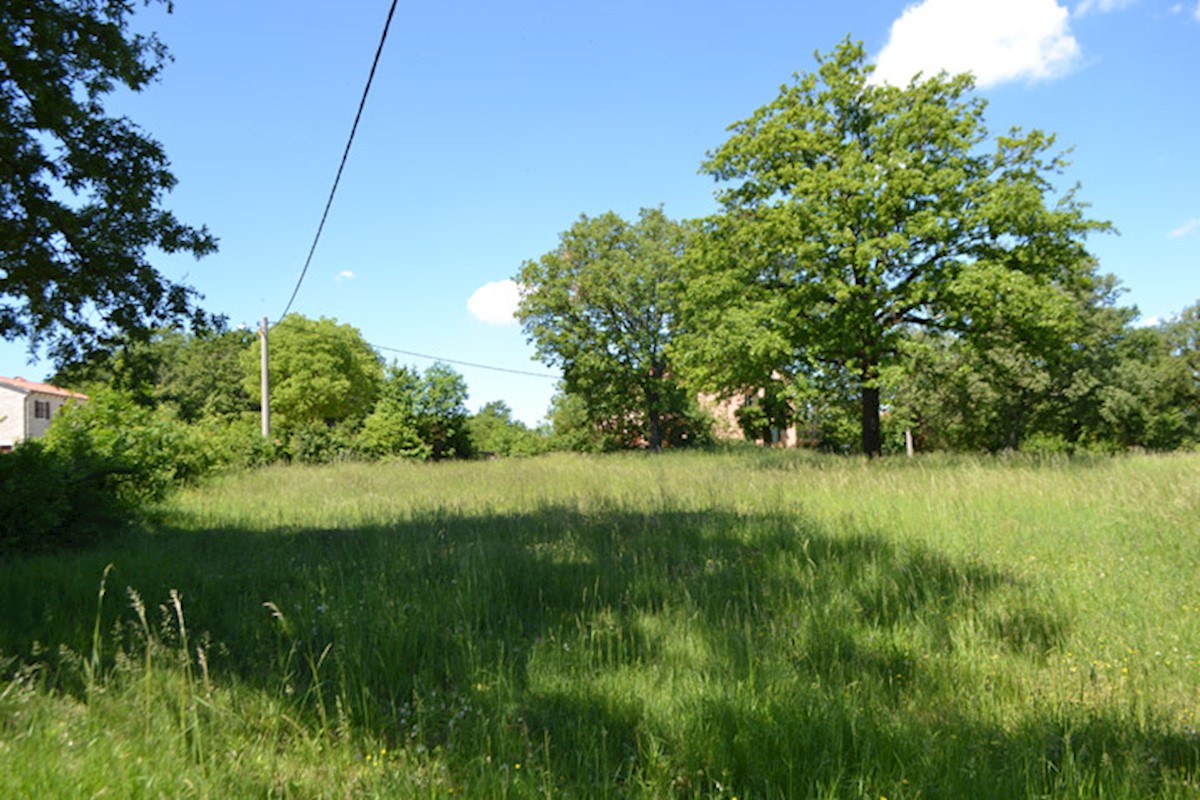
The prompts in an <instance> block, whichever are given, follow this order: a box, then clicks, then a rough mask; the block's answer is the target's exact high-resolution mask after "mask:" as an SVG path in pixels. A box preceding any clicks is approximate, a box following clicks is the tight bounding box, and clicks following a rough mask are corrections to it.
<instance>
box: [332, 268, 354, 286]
mask: <svg viewBox="0 0 1200 800" xmlns="http://www.w3.org/2000/svg"><path fill="white" fill-rule="evenodd" d="M357 277H358V276H357V275H355V274H354V273H353V272H351V271H350V270H348V269H344V270H342V271H341V272H339V273H338V274H337V275H336V276H334V280H335V281H337V282H338V283H343V282H345V281H352V280H354V279H355V278H357Z"/></svg>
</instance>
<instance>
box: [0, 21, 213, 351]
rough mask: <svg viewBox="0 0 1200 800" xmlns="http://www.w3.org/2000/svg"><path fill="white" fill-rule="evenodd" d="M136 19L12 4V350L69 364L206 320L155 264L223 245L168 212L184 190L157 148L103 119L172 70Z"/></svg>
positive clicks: (8, 36) (2, 31)
mask: <svg viewBox="0 0 1200 800" xmlns="http://www.w3.org/2000/svg"><path fill="white" fill-rule="evenodd" d="M149 1H150V0H147V2H149ZM168 5H169V3H168ZM132 6H133V4H132V3H130V2H128V0H5V2H3V3H0V337H3V338H4V339H6V340H9V341H12V340H16V339H27V340H28V341H29V342H30V347H31V350H36V349H37V348H38V347H39V346H43V345H44V346H46V347H47V348H48V349H49V352H50V353H51V354H52V355H54V356H55V357H56V359H57V360H58V361H59V362H60V363H61V362H65V361H68V360H71V359H72V358H75V357H78V356H80V355H81V354H82V353H85V352H86V351H88V350H89V349H91V348H92V347H93V346H95V345H97V344H105V343H109V342H111V341H113V340H115V339H119V338H122V337H123V336H125V335H128V334H135V335H138V334H140V335H143V336H144V335H146V334H148V332H149V331H150V330H152V329H153V328H155V327H157V326H161V325H165V324H166V323H168V322H172V321H175V320H178V319H181V318H183V317H185V316H187V315H190V314H197V312H196V311H195V307H194V300H195V297H194V293H193V292H192V291H191V290H190V289H188V288H186V287H184V286H182V285H180V284H178V283H175V282H173V281H171V280H169V279H168V278H166V277H165V276H164V275H163V274H162V273H161V272H160V271H159V270H158V269H157V268H155V266H154V265H153V264H151V263H150V261H149V259H148V258H147V253H148V251H152V250H159V251H163V252H167V253H175V252H190V253H192V254H194V255H196V256H200V255H203V254H205V253H208V252H211V251H212V250H214V249H215V246H216V245H215V241H214V239H213V238H212V237H211V236H210V235H209V233H208V232H207V231H206V230H205V229H203V228H199V229H197V228H193V227H189V226H188V225H185V224H183V223H181V222H179V220H177V219H176V218H175V216H174V215H173V214H171V212H169V211H166V210H164V209H163V208H162V205H161V203H162V199H163V195H164V194H165V193H166V192H167V191H169V190H170V189H171V187H172V186H173V185H174V184H175V178H174V177H173V176H172V174H171V172H170V169H169V164H168V162H167V157H166V155H165V153H164V152H163V149H162V147H161V146H160V145H159V143H158V142H156V141H154V140H153V139H152V138H150V137H149V136H147V135H146V134H145V132H143V131H142V130H141V129H139V128H138V127H137V126H136V125H135V124H134V123H133V122H131V121H130V120H128V119H126V118H124V117H115V116H110V115H108V114H107V113H106V111H105V109H104V99H105V97H106V96H107V95H108V94H110V93H111V92H112V91H113V90H114V89H115V88H117V87H124V88H126V89H129V90H132V91H135V92H136V91H140V90H141V89H143V88H144V87H145V86H146V85H147V84H148V83H149V82H151V81H153V80H154V79H155V77H156V76H157V75H158V73H159V71H160V70H161V69H162V67H163V64H164V63H165V61H166V60H167V53H166V49H165V48H164V47H163V45H162V44H161V43H160V42H159V41H158V40H157V39H156V38H154V37H153V36H142V35H136V34H133V33H132V32H131V31H130V30H129V16H130V14H131V9H132Z"/></svg>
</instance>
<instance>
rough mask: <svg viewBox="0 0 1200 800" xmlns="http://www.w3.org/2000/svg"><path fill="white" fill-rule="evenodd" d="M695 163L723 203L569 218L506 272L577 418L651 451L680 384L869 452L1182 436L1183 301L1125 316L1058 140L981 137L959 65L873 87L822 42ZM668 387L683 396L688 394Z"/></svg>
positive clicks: (850, 50)
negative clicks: (581, 414) (1160, 319)
mask: <svg viewBox="0 0 1200 800" xmlns="http://www.w3.org/2000/svg"><path fill="white" fill-rule="evenodd" d="M818 64H819V67H818V70H817V71H816V72H815V73H812V74H805V75H800V76H797V79H796V81H795V83H794V84H793V85H791V86H784V87H783V88H782V89H781V91H780V94H779V96H778V97H777V98H776V99H775V100H774V101H772V102H771V103H769V104H768V105H766V106H764V107H762V108H760V109H758V110H757V111H756V112H755V113H754V114H753V115H752V116H751V117H750V118H748V119H747V120H744V121H742V122H739V123H737V124H735V125H734V126H733V127H732V128H731V130H732V135H731V137H730V139H729V140H728V141H727V142H726V143H725V144H724V145H722V146H721V147H720V148H719V149H717V151H716V152H714V153H712V154H710V156H709V158H708V160H707V161H706V162H705V163H704V165H703V169H704V171H705V172H707V173H709V174H710V175H712V176H713V177H714V179H716V180H717V181H718V182H719V183H720V184H721V185H722V188H721V189H720V190H719V191H718V193H717V197H718V199H719V200H720V202H721V206H722V208H721V211H720V212H719V213H717V214H714V215H712V216H710V217H708V218H706V219H702V220H694V221H686V222H682V223H679V222H673V221H671V220H669V219H668V218H667V217H666V216H665V215H664V214H663V213H662V211H661V210H643V211H642V212H641V214H640V217H639V219H638V220H637V221H636V222H633V223H630V222H626V221H624V220H622V219H621V218H619V217H618V216H616V215H615V214H612V213H608V214H604V215H601V216H599V217H595V218H589V217H587V216H584V217H582V218H581V219H580V220H579V221H578V222H577V223H576V224H575V225H573V226H572V227H571V228H570V229H569V230H568V231H566V232H565V233H563V234H562V236H561V241H560V243H559V246H558V247H557V248H556V249H555V250H553V251H552V252H550V253H547V254H545V255H543V256H542V257H540V258H539V259H537V260H534V261H529V262H526V263H525V264H524V265H522V268H521V270H520V273H519V274H518V275H517V276H516V279H517V280H518V281H519V282H520V283H521V285H522V286H523V287H524V290H523V296H522V300H521V303H520V307H519V309H518V317H519V319H520V320H521V322H522V324H523V326H524V329H525V331H526V333H527V335H528V336H529V338H530V340H531V341H532V342H533V343H534V344H535V345H536V346H537V351H538V354H539V356H540V357H541V358H542V359H543V360H545V361H546V362H547V363H549V364H552V365H554V366H556V367H558V368H560V369H561V370H562V372H563V375H564V386H565V389H566V391H567V392H568V393H569V394H571V395H574V396H575V397H577V398H578V399H579V403H580V404H581V405H582V407H583V410H584V411H585V413H586V416H587V418H588V420H589V421H590V423H591V424H592V425H593V426H594V427H596V428H603V427H605V426H613V425H617V426H622V427H625V428H636V429H637V430H638V431H639V436H638V437H637V438H640V440H641V441H644V442H646V443H648V444H649V445H650V446H651V447H654V448H658V447H660V446H661V445H662V444H663V443H664V441H666V440H667V439H668V438H669V433H668V432H669V431H672V430H675V429H677V428H678V426H680V425H686V420H687V419H688V418H689V403H690V402H691V398H692V397H694V396H695V395H694V392H695V391H697V390H705V391H708V392H712V393H715V394H717V395H719V396H725V397H730V396H735V395H743V394H746V393H748V392H755V393H760V394H761V395H762V398H763V399H762V402H760V403H759V404H758V405H757V406H756V411H757V413H755V414H745V415H743V421H744V422H745V423H746V426H747V428H748V430H749V432H751V433H754V432H756V431H758V430H761V429H762V428H763V427H764V425H777V426H779V427H787V426H790V425H793V424H799V425H801V426H803V427H804V428H805V429H806V430H807V431H808V433H809V435H811V436H812V437H813V438H814V439H816V440H818V441H821V442H824V443H825V444H827V445H829V446H831V447H837V448H841V447H844V446H845V445H846V444H847V441H846V440H847V439H848V438H849V437H850V436H851V435H853V434H857V439H858V441H859V444H860V446H861V448H862V450H863V452H865V453H868V454H878V453H880V452H882V451H883V450H884V449H885V444H887V445H892V444H894V443H895V442H896V437H895V436H891V437H887V436H885V429H887V428H891V429H893V430H894V429H897V428H899V429H910V430H914V431H915V432H916V435H917V438H918V440H919V441H920V443H922V444H923V445H924V446H926V447H934V448H955V449H958V448H963V449H986V450H999V449H1004V448H1020V447H1023V446H1030V445H1031V444H1037V445H1038V446H1041V447H1057V448H1063V449H1072V448H1075V447H1081V446H1100V447H1130V446H1142V447H1152V448H1172V447H1178V446H1180V445H1183V444H1186V443H1189V442H1196V441H1200V412H1198V411H1197V407H1198V403H1200V370H1198V369H1197V358H1198V356H1197V325H1196V317H1197V308H1198V307H1200V306H1193V307H1191V308H1189V309H1187V310H1185V311H1184V312H1183V314H1182V315H1181V316H1180V317H1179V318H1178V319H1177V320H1174V321H1172V322H1170V323H1168V324H1165V325H1162V326H1159V327H1158V328H1141V329H1139V328H1135V327H1134V325H1133V323H1134V321H1135V319H1136V311H1135V310H1133V309H1128V308H1121V307H1119V306H1118V305H1117V302H1116V301H1117V297H1118V295H1119V289H1118V287H1117V284H1116V281H1115V279H1114V278H1112V277H1111V276H1108V275H1103V274H1101V273H1100V272H1099V270H1098V267H1097V264H1096V262H1095V260H1094V259H1093V258H1092V257H1091V256H1090V254H1089V253H1088V251H1087V249H1086V247H1085V244H1086V239H1087V237H1088V235H1090V234H1093V233H1101V232H1105V231H1108V230H1109V229H1110V225H1109V224H1108V223H1106V222H1101V221H1097V220H1093V219H1090V218H1089V217H1088V216H1087V215H1086V213H1085V212H1086V206H1085V204H1084V203H1082V202H1081V201H1080V200H1079V199H1078V198H1077V196H1076V190H1075V189H1074V188H1070V189H1067V190H1059V189H1058V188H1057V187H1056V186H1055V184H1054V178H1055V177H1056V176H1058V175H1059V174H1061V173H1062V171H1063V170H1064V169H1065V167H1066V162H1065V161H1064V160H1063V158H1062V156H1061V155H1058V154H1055V153H1054V152H1053V148H1054V138H1053V137H1052V136H1048V135H1046V134H1044V133H1042V132H1040V131H1031V132H1023V131H1020V130H1014V131H1012V132H1010V133H1009V134H1007V135H1003V136H992V135H990V133H989V132H988V130H987V128H986V127H985V125H984V117H983V115H984V109H985V104H984V102H983V100H981V99H979V98H977V97H974V96H973V95H972V93H971V90H972V88H973V84H972V80H971V78H970V76H967V75H959V76H947V75H944V74H943V75H937V76H933V77H929V78H925V79H921V78H917V79H914V80H913V81H912V82H911V83H910V84H909V85H908V86H905V87H894V86H888V85H883V84H880V83H877V82H875V81H874V80H873V78H872V72H873V67H872V66H871V65H870V64H869V63H867V61H866V54H865V52H864V51H863V48H862V46H861V45H859V44H855V43H853V42H850V41H849V40H847V41H844V42H842V43H841V44H840V45H839V46H838V47H837V48H836V49H835V51H834V52H833V53H831V54H828V55H826V56H818ZM685 386H686V387H688V388H686V389H685V388H684V387H685Z"/></svg>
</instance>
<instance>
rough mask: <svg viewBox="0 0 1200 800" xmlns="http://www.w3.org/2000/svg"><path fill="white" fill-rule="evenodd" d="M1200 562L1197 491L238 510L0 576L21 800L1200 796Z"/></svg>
mask: <svg viewBox="0 0 1200 800" xmlns="http://www.w3.org/2000/svg"><path fill="white" fill-rule="evenodd" d="M1197 534H1200V458H1196V457H1194V456H1192V457H1187V456H1177V457H1131V458H1123V459H1104V460H1094V461H1081V460H1073V461H1068V460H1041V461H1031V460H1025V459H1008V460H1005V459H987V460H983V459H967V458H941V459H916V460H914V461H912V462H908V461H901V460H897V461H877V462H866V461H858V460H852V459H826V458H817V457H813V456H809V455H805V454H801V453H787V452H778V451H757V450H751V451H746V452H741V453H726V454H670V455H669V456H667V457H662V458H651V457H643V456H636V455H631V456H614V457H603V458H600V457H590V458H585V457H567V456H553V457H546V458H538V459H526V460H519V461H495V462H482V463H452V464H433V465H412V464H391V465H384V466H380V465H353V464H346V465H339V466H333V467H321V468H304V469H299V468H284V467H275V468H269V469H264V470H260V471H256V472H252V473H246V474H242V475H237V476H231V477H229V478H226V479H224V480H223V481H222V482H220V483H217V484H215V485H212V486H209V487H206V488H201V489H196V490H192V491H189V492H188V493H187V494H185V495H183V496H181V497H180V498H178V499H177V501H175V502H174V503H173V504H172V506H171V507H170V508H168V509H166V510H165V512H164V517H163V521H162V524H161V525H160V526H159V528H158V529H157V530H156V531H153V532H150V533H138V534H134V533H131V534H130V535H128V536H126V537H124V538H123V539H121V540H120V542H119V543H118V544H115V545H113V546H110V547H106V548H104V549H98V550H95V551H90V552H86V553H79V554H74V555H70V556H59V557H55V558H50V557H29V558H25V559H22V560H20V561H18V562H14V563H10V564H6V565H3V566H2V567H0V610H2V611H3V613H2V614H0V652H2V653H4V654H7V656H6V657H4V662H3V663H4V664H5V665H6V666H4V668H3V675H4V678H3V682H2V683H0V795H3V796H12V797H34V796H37V797H44V796H62V797H65V796H72V797H74V796H84V795H89V794H94V793H98V792H101V791H103V792H105V793H107V794H109V795H118V796H164V795H165V796H200V797H207V796H221V797H228V796H280V797H345V796H389V797H391V796H398V797H452V796H511V797H664V798H665V797H734V796H736V797H742V798H746V797H854V798H859V797H861V798H879V797H887V798H901V797H903V798H916V797H922V798H937V797H944V798H959V797H995V798H1009V797H1097V796H1112V797H1149V796H1158V797H1195V796H1196V795H1197V794H1200V785H1198V784H1197V780H1198V779H1200V774H1198V773H1200V736H1198V735H1197V733H1196V726H1197V722H1198V720H1197V717H1198V716H1200V663H1198V660H1200V596H1198V595H1197V594H1196V589H1195V577H1194V576H1195V575H1196V574H1197V567H1198V566H1200V537H1198V535H1197ZM107 564H112V565H113V567H112V570H111V572H108V573H107V574H106V570H105V567H106V565H107ZM104 576H106V577H104ZM102 585H103V586H105V587H107V591H101V592H100V593H99V596H98V593H97V587H98V586H102ZM116 587H129V588H128V590H126V591H125V593H124V597H123V598H122V596H121V593H120V592H118V591H117V590H116ZM142 598H148V599H149V600H148V602H143V600H142Z"/></svg>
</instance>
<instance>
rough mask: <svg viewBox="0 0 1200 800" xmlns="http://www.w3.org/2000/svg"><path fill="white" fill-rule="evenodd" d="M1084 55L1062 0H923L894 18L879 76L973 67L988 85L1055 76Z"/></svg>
mask: <svg viewBox="0 0 1200 800" xmlns="http://www.w3.org/2000/svg"><path fill="white" fill-rule="evenodd" d="M1086 1H1087V0H1085V2H1086ZM1107 1H1108V2H1112V1H1113V0H1107ZM1079 57H1080V50H1079V43H1078V42H1076V41H1075V37H1074V36H1072V35H1071V30H1070V12H1069V11H1068V10H1067V9H1066V8H1065V7H1063V6H1060V5H1058V3H1057V2H1056V0H923V1H922V2H919V3H917V4H915V5H911V6H909V7H908V8H906V9H905V10H904V13H903V14H901V15H900V18H899V19H897V20H896V21H895V22H893V23H892V29H891V33H890V35H889V36H888V42H887V44H886V45H884V47H883V50H882V51H880V53H879V58H878V59H877V60H876V71H875V80H877V81H880V82H884V83H891V84H896V85H905V84H907V83H908V81H909V80H910V79H911V78H912V76H913V75H915V74H916V73H918V72H922V73H924V74H925V75H927V76H928V75H936V74H937V73H938V72H940V71H942V70H946V71H947V72H949V73H951V74H954V73H959V72H972V73H974V74H975V81H976V83H977V84H978V85H979V86H980V87H986V86H994V85H996V84H999V83H1004V82H1006V81H1013V80H1022V79H1023V80H1029V81H1034V80H1047V79H1051V78H1057V77H1060V76H1062V75H1064V74H1066V73H1067V72H1069V71H1070V70H1071V68H1072V67H1074V65H1075V64H1076V62H1077V61H1078V60H1079Z"/></svg>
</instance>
